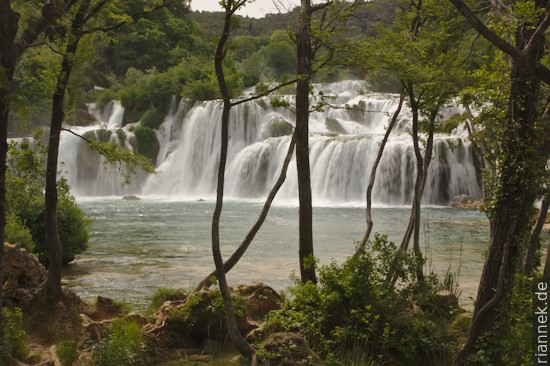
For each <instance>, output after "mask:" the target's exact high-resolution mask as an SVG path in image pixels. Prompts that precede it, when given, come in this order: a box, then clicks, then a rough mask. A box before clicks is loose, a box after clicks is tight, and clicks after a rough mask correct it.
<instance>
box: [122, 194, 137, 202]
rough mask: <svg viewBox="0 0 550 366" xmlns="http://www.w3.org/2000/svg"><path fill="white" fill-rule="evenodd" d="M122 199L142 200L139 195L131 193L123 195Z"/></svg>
mask: <svg viewBox="0 0 550 366" xmlns="http://www.w3.org/2000/svg"><path fill="white" fill-rule="evenodd" d="M122 200H124V201H139V200H141V198H139V197H138V196H134V195H133V194H131V195H127V196H123V197H122Z"/></svg>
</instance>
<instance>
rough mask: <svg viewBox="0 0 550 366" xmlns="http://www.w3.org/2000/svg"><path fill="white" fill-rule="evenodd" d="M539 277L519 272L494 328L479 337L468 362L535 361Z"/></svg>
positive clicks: (499, 363)
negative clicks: (535, 291)
mask: <svg viewBox="0 0 550 366" xmlns="http://www.w3.org/2000/svg"><path fill="white" fill-rule="evenodd" d="M536 280H537V278H536V277H535V278H528V277H525V276H522V275H519V274H518V275H516V276H515V278H514V282H513V284H512V292H511V296H510V298H508V299H505V300H503V303H505V305H504V306H502V307H499V309H498V311H497V314H496V315H495V319H496V321H495V323H494V325H493V327H492V329H491V330H489V331H488V332H486V333H485V334H484V335H483V336H482V337H480V339H479V340H478V342H477V344H476V347H477V349H478V351H477V353H476V354H474V355H473V356H471V357H469V358H468V359H466V361H465V362H464V364H465V365H480V364H483V365H531V364H533V350H534V349H535V348H534V345H533V288H534V283H535V281H536Z"/></svg>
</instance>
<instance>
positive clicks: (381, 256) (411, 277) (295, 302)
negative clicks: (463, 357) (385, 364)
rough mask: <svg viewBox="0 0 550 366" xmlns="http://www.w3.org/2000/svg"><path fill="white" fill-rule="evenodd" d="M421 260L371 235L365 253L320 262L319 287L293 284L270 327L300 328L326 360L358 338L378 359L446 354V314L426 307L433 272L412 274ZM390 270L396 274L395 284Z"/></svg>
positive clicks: (419, 359)
mask: <svg viewBox="0 0 550 366" xmlns="http://www.w3.org/2000/svg"><path fill="white" fill-rule="evenodd" d="M422 264H423V263H422V261H419V260H418V259H417V257H416V256H415V255H414V253H412V252H402V251H398V250H397V248H396V246H395V244H394V243H391V242H389V241H388V240H387V239H386V237H384V236H376V237H375V241H374V243H373V244H372V250H371V251H370V252H362V253H359V254H358V255H356V256H354V257H351V258H349V259H348V260H347V261H346V262H345V263H343V264H342V265H338V264H336V263H334V262H333V263H332V264H331V265H329V266H325V267H323V268H321V269H320V273H319V286H316V285H314V284H312V283H310V282H308V283H306V284H301V283H297V284H296V285H295V286H294V287H291V288H290V290H289V291H290V295H291V296H290V299H291V300H287V301H285V302H284V303H283V307H282V308H281V310H279V311H275V312H272V313H271V315H270V317H269V319H268V324H269V327H270V328H272V329H276V330H278V331H281V330H282V331H291V332H299V333H301V334H302V335H303V336H304V337H305V338H306V339H307V340H308V342H309V344H310V347H312V348H313V350H315V351H316V352H318V353H319V354H321V355H322V356H323V357H324V358H326V359H327V360H328V361H329V362H336V361H337V360H339V359H343V358H344V357H346V355H349V354H350V352H351V353H354V352H356V350H355V348H356V345H357V344H365V345H366V346H365V348H364V352H365V355H373V356H376V357H377V358H379V359H380V361H383V360H384V359H388V358H392V359H397V360H399V361H400V362H402V363H403V364H407V365H423V364H424V363H423V362H424V360H426V359H432V360H433V359H435V360H440V361H441V360H444V359H448V358H450V357H451V355H452V354H453V353H454V351H455V347H456V345H455V344H454V342H453V338H452V337H451V336H450V334H448V332H447V328H448V324H447V323H446V321H447V320H446V319H444V318H443V317H439V316H438V315H437V314H436V313H432V312H431V309H433V308H434V306H433V301H434V298H435V293H436V292H437V281H436V279H435V277H434V276H427V277H426V278H425V280H424V281H423V282H419V281H418V280H417V279H416V275H415V274H416V273H417V272H416V271H417V269H418V268H419V266H422ZM389 274H393V276H395V284H393V285H392V281H389V280H388V275H389ZM355 357H357V355H356V356H354V358H355ZM365 357H366V356H365ZM366 358H370V357H366Z"/></svg>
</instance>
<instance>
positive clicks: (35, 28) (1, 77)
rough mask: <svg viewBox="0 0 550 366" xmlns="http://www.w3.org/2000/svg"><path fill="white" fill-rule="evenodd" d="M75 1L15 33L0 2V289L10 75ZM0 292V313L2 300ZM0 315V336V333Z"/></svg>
mask: <svg viewBox="0 0 550 366" xmlns="http://www.w3.org/2000/svg"><path fill="white" fill-rule="evenodd" d="M76 1H77V0H74V1H73V0H68V1H59V2H57V3H55V4H53V3H51V2H47V3H46V4H44V5H43V6H42V9H41V16H40V17H39V18H38V19H34V20H31V21H30V22H29V24H28V25H27V27H26V28H25V29H23V30H22V32H21V35H20V37H19V38H17V39H16V36H17V33H18V31H19V14H18V13H17V12H15V11H14V10H13V9H12V6H11V1H10V0H0V243H1V245H0V285H1V284H3V276H2V273H3V269H4V268H3V267H4V245H3V243H4V229H5V225H6V158H7V154H8V143H7V138H8V122H9V112H10V97H11V87H12V82H13V75H14V73H15V67H16V64H17V60H18V59H19V57H20V56H21V54H22V53H23V52H25V50H26V49H27V48H28V47H29V46H30V45H31V44H33V42H34V41H35V40H36V38H37V37H38V36H39V35H40V34H41V33H42V32H43V31H44V30H45V29H46V28H48V27H49V26H50V25H52V24H54V23H55V22H56V20H57V19H58V18H59V17H60V16H62V15H63V14H65V13H66V12H67V11H69V9H70V8H71V6H72V5H73V4H74V3H75V2H76ZM1 292H2V291H0V309H1V308H2V303H3V297H2V293H1ZM1 317H2V315H1V312H0V335H2V332H3V326H2V325H3V322H2V318H1Z"/></svg>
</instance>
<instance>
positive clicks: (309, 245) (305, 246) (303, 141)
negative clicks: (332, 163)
mask: <svg viewBox="0 0 550 366" xmlns="http://www.w3.org/2000/svg"><path fill="white" fill-rule="evenodd" d="M301 1H302V2H301V7H300V16H299V19H298V29H297V31H296V46H297V54H298V68H297V74H298V82H297V84H296V130H295V134H296V168H297V171H298V200H299V204H300V208H299V259H300V275H301V280H302V282H303V283H306V282H307V281H311V282H313V283H317V276H316V274H315V257H314V254H313V207H312V202H311V201H312V199H311V173H310V165H309V88H310V84H311V74H312V71H311V70H312V69H311V60H312V57H313V55H312V51H311V34H310V32H311V14H312V8H311V1H310V0H301Z"/></svg>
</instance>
